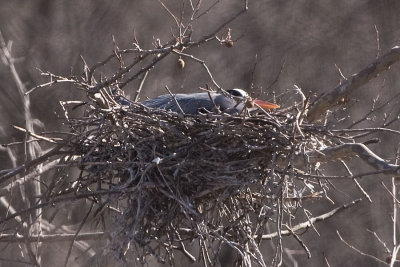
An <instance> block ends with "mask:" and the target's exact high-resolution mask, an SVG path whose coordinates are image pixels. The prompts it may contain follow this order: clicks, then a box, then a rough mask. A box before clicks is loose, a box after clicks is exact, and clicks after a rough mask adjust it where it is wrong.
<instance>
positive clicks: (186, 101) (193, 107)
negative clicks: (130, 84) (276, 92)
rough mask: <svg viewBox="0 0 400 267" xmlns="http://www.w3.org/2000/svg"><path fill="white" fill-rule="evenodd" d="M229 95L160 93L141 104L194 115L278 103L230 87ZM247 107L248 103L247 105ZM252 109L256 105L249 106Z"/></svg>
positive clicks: (232, 111)
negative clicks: (252, 97) (254, 97)
mask: <svg viewBox="0 0 400 267" xmlns="http://www.w3.org/2000/svg"><path fill="white" fill-rule="evenodd" d="M227 92H228V93H229V94H230V96H229V95H224V94H222V93H216V92H209V93H208V92H203V93H193V94H176V95H173V96H171V95H161V96H158V97H156V98H152V99H149V100H146V101H144V102H142V103H143V105H145V106H147V107H150V108H159V109H165V110H171V111H174V112H178V113H182V112H183V113H185V114H191V115H196V114H198V113H199V112H201V111H205V110H207V111H215V110H216V109H217V108H219V110H221V111H223V112H226V113H229V114H236V113H240V112H241V111H242V110H243V109H244V107H245V105H247V104H249V103H250V106H251V104H252V103H255V104H257V105H259V106H260V107H262V108H264V109H276V108H279V106H278V105H276V104H273V103H270V102H267V101H262V100H258V99H250V98H249V95H248V94H247V93H246V92H245V91H244V90H242V89H232V90H228V91H227ZM247 107H249V105H247ZM249 108H250V109H254V108H257V107H249Z"/></svg>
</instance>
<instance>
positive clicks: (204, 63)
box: [172, 50, 222, 90]
mask: <svg viewBox="0 0 400 267" xmlns="http://www.w3.org/2000/svg"><path fill="white" fill-rule="evenodd" d="M172 52H173V53H175V54H178V55H180V56H184V57H187V58H190V59H192V60H194V61H196V62H198V63H200V65H201V66H203V68H204V69H205V70H206V72H207V74H208V76H209V77H210V79H211V82H212V83H213V84H214V86H215V87H217V88H218V89H219V90H221V89H222V87H221V86H219V85H218V83H217V82H216V81H215V79H214V77H213V75H212V73H211V71H210V69H209V68H208V67H207V65H206V62H205V61H204V60H201V59H199V58H197V57H195V56H193V55H190V54H186V53H183V52H179V51H177V50H173V51H172Z"/></svg>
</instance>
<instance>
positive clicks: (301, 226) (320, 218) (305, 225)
mask: <svg viewBox="0 0 400 267" xmlns="http://www.w3.org/2000/svg"><path fill="white" fill-rule="evenodd" d="M360 201H361V199H356V200H354V201H352V202H350V203H347V204H344V205H343V206H340V207H337V208H336V209H333V210H331V211H330V212H327V213H324V214H322V215H320V216H317V217H312V218H310V220H308V221H305V222H302V223H299V224H296V225H295V226H293V227H292V229H291V230H290V231H289V230H281V231H280V233H278V232H275V233H271V234H265V235H262V237H261V238H262V239H264V240H270V239H273V238H275V237H278V236H279V234H280V235H281V236H289V235H291V232H296V231H299V230H304V229H308V228H310V227H311V226H312V225H313V224H315V223H318V222H322V221H324V220H326V219H329V218H331V217H332V216H334V215H335V214H337V213H339V212H342V211H343V210H345V209H347V208H349V207H352V206H354V205H355V204H357V203H358V202H360Z"/></svg>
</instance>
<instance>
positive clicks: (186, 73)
mask: <svg viewBox="0 0 400 267" xmlns="http://www.w3.org/2000/svg"><path fill="white" fill-rule="evenodd" d="M166 3H167V4H168V6H169V7H170V8H171V10H179V8H180V7H181V1H168V2H166ZM211 3H212V2H211V1H204V5H208V4H211ZM0 4H1V5H0V29H1V30H2V32H3V34H4V35H5V37H6V39H7V40H12V41H13V51H14V55H15V56H16V57H17V58H18V63H17V68H18V71H19V73H20V75H21V78H22V79H23V81H24V82H26V83H27V87H28V88H29V87H33V86H34V85H36V84H39V83H41V82H44V81H45V78H43V77H41V76H40V71H38V70H37V69H41V70H44V71H51V72H52V73H56V74H60V75H64V76H68V75H69V74H78V75H79V74H80V73H81V70H82V65H81V60H80V57H79V55H82V56H83V57H84V58H85V60H86V61H87V62H88V64H89V65H93V64H94V63H96V62H98V61H100V60H102V59H104V58H105V57H106V56H108V55H109V54H111V53H112V49H113V42H112V37H111V36H112V35H114V36H115V39H116V40H117V43H118V45H119V47H120V48H129V47H130V44H131V43H132V41H133V32H134V30H135V32H136V35H137V39H138V40H139V42H140V43H141V45H142V47H147V48H150V47H152V45H151V43H152V42H153V37H154V38H159V39H160V40H161V41H163V42H165V41H167V40H169V39H170V37H171V30H170V29H171V28H173V27H174V24H173V21H172V19H171V18H170V16H169V15H168V14H167V13H166V12H165V10H163V9H162V8H161V6H160V5H159V4H158V3H157V1H122V0H120V1H112V2H111V1H94V0H93V1H48V0H46V1H22V0H21V1H4V0H3V1H1V3H0ZM241 5H242V2H241V1H221V3H220V4H219V5H217V6H216V7H215V8H213V10H212V11H211V12H210V13H209V14H208V15H207V18H206V19H204V20H200V21H199V22H198V23H197V25H196V27H197V31H196V30H195V31H194V34H199V35H201V34H202V33H203V32H207V29H210V28H212V26H213V25H214V23H218V22H220V21H222V20H223V19H224V18H226V17H228V16H229V15H230V14H232V12H234V10H236V9H238V8H239V6H241ZM249 7H250V10H249V11H248V12H247V13H246V14H245V15H244V16H242V17H240V18H239V19H238V20H236V21H235V22H234V23H232V24H231V25H230V26H229V27H230V28H231V29H232V35H233V39H236V38H239V40H238V42H237V43H236V44H235V46H234V47H232V48H230V49H228V48H225V47H222V46H220V45H219V44H217V43H212V44H208V45H207V46H205V47H202V48H201V49H198V50H196V49H194V50H192V53H193V54H195V55H196V56H197V57H199V58H202V59H204V60H206V61H207V64H208V66H209V67H210V68H211V71H212V72H213V75H214V77H215V79H216V80H217V81H218V82H219V83H220V84H221V85H222V86H223V87H224V88H226V89H230V88H233V87H239V88H245V89H247V88H249V86H250V83H251V76H252V75H251V72H252V69H253V66H254V62H255V56H256V55H257V62H258V63H257V69H256V72H255V75H254V84H255V85H256V89H255V90H254V92H253V95H255V96H259V95H260V97H265V98H271V97H272V95H273V91H275V94H276V95H277V96H278V98H277V99H278V100H280V103H281V104H282V105H283V106H285V105H291V104H293V103H294V101H296V100H297V101H298V98H297V97H296V95H295V93H294V92H293V94H286V95H285V98H284V99H280V98H279V95H280V94H281V93H284V92H287V91H289V92H290V91H293V84H297V85H299V86H300V87H301V88H303V90H304V91H305V92H308V91H311V92H314V93H317V94H318V93H321V92H324V91H327V90H329V89H331V88H333V87H335V86H336V85H337V84H338V83H339V81H340V80H341V77H340V74H339V72H338V70H337V68H336V67H335V64H336V65H337V66H338V67H339V68H340V69H341V71H342V72H343V74H344V75H345V76H348V75H350V74H352V73H354V72H357V71H358V70H360V69H361V68H363V67H365V66H366V65H367V64H368V63H370V62H371V61H372V60H373V59H374V58H375V57H376V56H377V54H379V53H380V51H382V52H383V51H386V50H388V49H389V48H390V47H392V46H394V45H397V44H398V43H399V38H400V37H399V36H400V35H399V32H400V30H399V27H398V25H400V16H399V14H400V12H399V11H400V2H398V1H395V0H392V1H372V0H371V1H356V0H355V1H348V0H340V1H325V0H323V1H307V0H300V1H286V2H282V1H254V2H252V1H251V2H250V5H249ZM377 31H378V33H379V34H378V36H379V42H378V41H377ZM176 61H177V57H174V56H173V55H171V56H169V57H168V58H167V59H166V60H164V61H163V62H161V64H159V65H158V66H157V68H156V69H155V70H153V71H152V73H150V75H149V78H148V79H147V82H146V83H145V87H144V89H143V92H142V99H144V98H145V97H153V96H156V95H159V94H161V93H165V90H164V89H163V87H164V85H168V87H169V88H171V90H172V91H173V92H194V91H195V90H196V88H198V87H199V86H203V85H204V83H205V82H206V81H208V78H207V74H206V73H205V72H204V71H203V70H202V69H201V67H200V66H199V65H198V64H196V63H194V62H187V63H188V64H187V66H186V67H185V69H184V70H180V69H179V68H178V67H177V64H176ZM282 66H284V67H283V70H282V73H281V74H280V76H279V80H278V82H277V83H275V84H274V85H273V87H272V88H271V89H269V90H268V91H266V88H267V87H268V85H270V84H271V83H273V81H274V80H275V79H276V77H277V75H278V73H279V72H280V70H281V69H282ZM109 67H110V69H104V73H105V75H107V74H108V75H110V74H111V73H113V72H114V71H115V69H116V68H117V67H118V66H117V65H116V66H114V67H112V66H109ZM399 69H400V67H399V66H398V65H395V66H393V67H392V68H391V70H390V71H388V72H387V73H385V74H383V75H381V77H379V78H378V79H376V80H373V81H372V82H370V83H369V84H368V85H367V86H364V89H363V90H362V93H361V94H360V95H354V96H353V97H352V98H351V99H349V105H350V106H351V107H352V108H351V109H348V110H346V111H345V112H344V113H342V114H341V113H340V112H339V113H338V114H337V116H338V117H339V118H343V120H342V121H341V122H340V123H341V127H345V126H346V125H350V124H351V123H352V121H356V120H357V119H358V118H361V117H362V116H363V115H364V114H365V113H366V112H368V110H369V109H370V108H371V106H372V103H373V99H374V98H376V97H377V96H378V95H379V96H380V97H379V99H378V100H377V101H378V103H381V102H384V101H386V100H387V99H389V98H390V97H391V96H393V95H394V94H395V93H396V92H397V91H398V89H397V88H398V86H399V80H398V78H397V76H398V72H399ZM14 86H15V85H14V84H13V83H12V79H10V74H9V73H8V70H7V68H5V67H3V66H2V67H0V90H1V91H2V92H3V94H2V98H1V99H0V112H1V114H0V122H1V124H0V134H1V135H0V142H1V143H7V142H9V141H10V139H11V140H13V139H14V140H17V139H18V140H20V139H21V138H22V137H23V135H22V134H17V133H16V132H15V131H14V130H13V129H12V128H11V127H9V125H10V124H16V125H24V121H23V113H22V112H23V111H22V110H21V99H20V98H19V96H18V93H17V91H16V89H15V88H14ZM128 87H129V88H127V91H126V93H127V94H128V95H129V94H131V95H132V94H133V92H134V90H135V89H136V88H137V84H134V83H133V84H131V85H130V86H128ZM257 87H262V89H261V88H257ZM31 97H32V103H33V104H32V111H33V114H34V117H35V118H38V119H39V120H40V121H41V122H42V123H43V124H44V125H46V130H48V131H51V130H55V129H59V127H60V121H59V119H58V118H59V116H58V115H57V113H58V114H60V112H61V110H60V107H59V103H58V101H59V100H71V99H73V100H75V99H84V98H85V97H86V96H85V95H84V94H82V93H81V92H79V91H77V90H75V89H72V88H69V87H67V86H59V87H55V86H53V87H51V88H45V89H41V90H38V91H37V92H35V93H33V94H32V95H31ZM356 99H357V100H356ZM395 108H396V107H395ZM397 108H398V107H397ZM53 111H54V112H53ZM385 111H387V110H383V111H382V112H381V113H379V114H377V116H376V118H375V120H376V121H379V120H380V119H381V118H382V117H383V116H384V113H385ZM369 123H370V125H374V121H372V122H369ZM370 125H369V124H367V123H364V124H363V125H362V126H364V127H366V126H370ZM39 126H40V125H39ZM393 127H394V128H397V129H398V127H399V125H398V123H396V124H394V126H393ZM378 137H380V138H381V139H382V140H384V141H383V142H382V143H380V144H377V145H372V146H371V149H373V150H374V151H375V152H377V153H378V154H379V155H381V156H383V157H385V158H388V159H390V158H391V157H393V155H394V154H395V151H396V147H397V144H398V142H399V140H397V139H398V138H394V137H393V136H386V135H384V134H380V135H379V136H378ZM0 160H1V161H0V162H1V163H2V166H1V167H2V168H9V167H11V163H10V161H9V158H8V157H7V155H6V154H5V153H0ZM353 166H354V167H355V166H359V169H360V170H361V169H364V168H367V167H364V165H363V164H362V163H360V162H357V161H355V162H354V165H353ZM355 170H356V169H355ZM328 173H329V170H328ZM331 174H336V175H339V174H341V173H338V172H337V168H336V169H335V166H333V167H332V169H331ZM381 179H382V177H370V178H368V179H365V180H363V181H362V184H363V186H364V187H365V188H366V190H367V191H368V193H369V194H370V195H371V197H372V198H373V201H374V202H373V203H372V204H369V203H367V202H366V201H363V203H362V204H361V205H359V206H358V207H357V209H352V210H351V211H347V212H345V213H343V214H341V215H339V216H337V217H336V218H333V219H332V220H330V221H327V222H324V223H322V224H320V225H318V230H319V233H320V236H318V235H317V234H316V233H315V232H313V231H309V233H308V234H307V235H304V236H303V239H304V241H305V242H306V243H307V245H308V247H309V248H310V250H311V252H312V255H313V257H312V259H310V260H307V259H306V257H305V255H304V254H300V255H294V257H295V260H296V261H297V262H298V264H299V266H322V265H323V264H324V259H323V257H326V258H327V259H328V260H329V262H330V263H331V265H337V266H353V265H354V266H375V264H376V263H375V262H372V261H371V260H370V259H368V258H366V257H361V256H360V255H358V254H355V253H354V251H350V250H349V249H348V248H347V247H345V246H344V245H343V243H341V242H340V241H339V239H338V238H337V236H336V234H335V230H336V229H341V232H342V234H343V235H344V236H347V237H348V239H351V240H352V241H353V244H355V245H357V246H358V247H360V248H362V249H363V250H364V251H366V252H369V253H371V254H374V255H378V256H380V258H384V257H385V256H384V252H383V250H382V248H381V246H380V245H379V244H378V243H377V242H376V239H374V238H373V237H372V235H370V234H367V232H366V231H365V230H366V229H373V230H375V231H377V232H379V234H380V236H381V237H383V238H384V239H385V240H388V241H389V240H391V229H390V227H391V221H390V220H391V219H390V203H391V198H390V196H389V195H387V194H386V193H384V191H383V190H381V189H382V188H381V186H380V180H381ZM335 185H336V186H337V189H338V190H337V191H335V192H332V193H331V198H332V199H333V200H334V201H335V202H336V203H337V204H341V203H345V202H348V201H350V200H352V199H354V198H356V197H359V192H358V191H357V190H355V188H354V186H349V182H348V181H339V182H335ZM76 208H77V209H79V208H80V207H76ZM330 208H332V205H331V204H330V203H328V202H321V203H318V205H314V206H313V207H312V210H311V211H312V212H313V213H314V214H320V213H323V212H324V211H326V210H328V209H330ZM65 212H66V213H67V214H70V217H69V218H70V221H69V222H68V223H70V224H74V223H79V222H80V220H81V217H80V216H79V215H77V214H78V212H76V211H73V210H66V211H65ZM1 213H3V211H1ZM82 216H83V214H82ZM64 223H65V222H64ZM284 245H285V246H286V247H287V248H289V249H293V250H299V251H301V248H300V247H299V246H298V244H297V243H296V242H295V241H293V240H291V239H290V238H289V239H285V241H284ZM269 246H270V244H269V243H267V242H266V243H265V245H264V246H263V247H264V249H265V252H266V254H267V253H268V251H269ZM263 247H262V249H263ZM48 252H49V254H48V255H47V257H48V258H49V259H50V258H54V255H57V254H54V253H55V252H54V251H52V250H51V249H50V248H49V250H48ZM8 253H9V251H7V249H3V250H2V252H0V257H1V258H6V257H7V255H8ZM57 253H59V257H60V258H61V259H63V257H64V255H65V251H64V250H63V249H62V248H61V249H60V251H58V252H57ZM54 261H55V263H57V260H55V259H54ZM62 261H63V260H61V262H62ZM103 264H106V263H103ZM285 264H286V265H287V266H292V264H293V263H291V261H290V260H288V259H286V262H285ZM185 265H187V262H183V263H182V266H185ZM16 266H18V265H16Z"/></svg>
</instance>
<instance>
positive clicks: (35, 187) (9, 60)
mask: <svg viewBox="0 0 400 267" xmlns="http://www.w3.org/2000/svg"><path fill="white" fill-rule="evenodd" d="M0 46H1V58H2V60H3V63H4V65H6V66H7V67H8V69H9V70H10V72H11V75H12V77H13V79H14V82H15V85H16V87H17V89H18V93H19V95H20V97H21V100H22V103H23V107H24V118H25V128H26V129H27V132H33V131H34V129H33V119H32V113H31V110H30V109H31V101H30V97H29V95H26V94H25V93H26V91H27V89H26V87H25V85H24V83H23V82H22V80H21V78H20V76H19V74H18V72H17V69H16V67H15V65H14V58H13V56H12V54H11V45H7V44H6V42H5V40H4V38H3V35H2V34H1V32H0ZM31 138H32V137H31V136H29V135H28V134H26V135H25V146H24V148H25V162H26V161H27V160H28V156H29V159H30V160H31V159H34V158H36V156H37V152H38V151H39V150H40V147H39V146H37V144H35V143H31V142H27V141H29V140H30V139H31ZM26 190H27V188H26V187H25V186H24V187H22V188H21V193H22V201H23V202H25V204H26V205H27V206H28V207H30V206H31V204H34V203H35V199H32V197H31V195H32V194H33V195H36V196H40V195H41V184H40V181H32V189H30V190H28V191H31V190H32V191H33V192H30V193H28V197H29V198H26V194H27V192H26ZM41 213H42V211H41V210H40V209H37V210H35V211H34V214H35V216H34V217H35V218H38V221H40V218H41ZM32 224H33V225H32V226H33V227H32V230H33V232H37V233H38V232H40V226H39V224H38V223H37V222H34V221H32ZM24 232H25V233H28V232H30V231H29V230H28V229H24ZM26 249H27V250H28V254H29V255H30V258H31V260H32V261H33V262H34V263H35V265H39V264H40V255H37V253H38V251H39V249H38V248H36V253H34V252H33V250H32V247H30V246H29V245H27V246H26Z"/></svg>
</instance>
